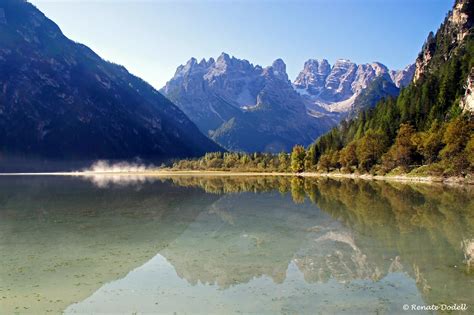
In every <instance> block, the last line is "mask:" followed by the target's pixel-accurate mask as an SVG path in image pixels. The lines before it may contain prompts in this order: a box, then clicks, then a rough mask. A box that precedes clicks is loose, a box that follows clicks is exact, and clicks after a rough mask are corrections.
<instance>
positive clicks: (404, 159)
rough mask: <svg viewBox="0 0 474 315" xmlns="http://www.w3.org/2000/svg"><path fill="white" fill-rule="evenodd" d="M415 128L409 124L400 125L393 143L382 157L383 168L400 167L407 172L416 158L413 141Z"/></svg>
mask: <svg viewBox="0 0 474 315" xmlns="http://www.w3.org/2000/svg"><path fill="white" fill-rule="evenodd" d="M415 133H416V132H415V128H413V126H412V125H410V124H401V125H400V128H399V129H398V133H397V137H396V138H395V143H394V144H393V145H392V146H391V147H390V149H389V150H388V152H387V153H386V154H384V156H383V159H382V160H383V166H384V167H385V168H387V169H393V168H395V167H401V168H403V170H405V171H407V170H408V167H409V166H410V165H411V164H412V163H413V162H414V160H415V156H416V144H415V142H414V141H413V138H414V136H415Z"/></svg>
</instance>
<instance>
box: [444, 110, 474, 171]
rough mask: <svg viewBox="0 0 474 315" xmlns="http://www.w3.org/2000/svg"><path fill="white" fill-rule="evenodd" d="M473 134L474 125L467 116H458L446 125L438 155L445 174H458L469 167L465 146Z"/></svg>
mask: <svg viewBox="0 0 474 315" xmlns="http://www.w3.org/2000/svg"><path fill="white" fill-rule="evenodd" d="M473 132H474V123H473V122H472V121H471V120H470V118H469V117H467V116H460V117H458V118H455V119H453V120H452V121H451V122H449V123H448V125H447V127H446V131H445V132H444V136H443V142H444V143H445V144H446V145H445V146H444V148H443V149H442V150H441V151H440V153H439V155H440V157H441V159H442V162H443V163H444V164H445V165H446V166H447V173H454V174H459V173H462V172H464V171H466V169H467V168H468V167H469V160H468V158H470V157H468V156H467V155H466V151H465V148H466V145H467V143H468V141H470V138H471V136H472V134H473Z"/></svg>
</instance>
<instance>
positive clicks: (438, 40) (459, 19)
mask: <svg viewBox="0 0 474 315" xmlns="http://www.w3.org/2000/svg"><path fill="white" fill-rule="evenodd" d="M473 12H474V2H473V1H472V0H456V2H455V4H454V7H453V9H452V10H451V11H450V12H449V13H448V15H447V17H446V19H445V20H444V22H443V24H442V25H441V27H440V29H439V30H438V32H437V33H436V35H434V34H433V32H431V33H430V34H429V35H428V38H427V39H426V41H425V43H424V45H423V47H422V50H421V52H420V54H419V55H418V58H417V59H416V63H415V65H416V68H415V75H414V77H413V81H414V82H416V81H418V80H419V79H420V77H421V76H423V74H424V73H425V72H427V71H430V69H431V68H432V67H433V68H436V66H437V64H438V63H440V62H445V61H446V60H448V58H449V56H450V55H451V53H452V52H453V51H455V50H456V48H458V47H459V46H460V45H461V44H462V43H463V42H464V40H465V39H466V37H467V36H468V35H469V34H472V27H473V25H474V24H473Z"/></svg>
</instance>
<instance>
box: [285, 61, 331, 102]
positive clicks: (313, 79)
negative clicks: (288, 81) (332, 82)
mask: <svg viewBox="0 0 474 315" xmlns="http://www.w3.org/2000/svg"><path fill="white" fill-rule="evenodd" d="M330 72H331V65H330V64H329V62H328V61H327V60H326V59H322V60H317V59H309V60H308V61H306V62H305V63H304V68H303V70H302V71H301V72H300V73H299V75H298V76H297V77H296V80H295V81H294V85H295V88H296V89H298V90H300V91H304V90H307V91H308V93H310V94H313V95H316V94H318V93H320V92H321V89H322V88H323V87H324V85H325V81H326V78H327V76H328V75H329V73H330Z"/></svg>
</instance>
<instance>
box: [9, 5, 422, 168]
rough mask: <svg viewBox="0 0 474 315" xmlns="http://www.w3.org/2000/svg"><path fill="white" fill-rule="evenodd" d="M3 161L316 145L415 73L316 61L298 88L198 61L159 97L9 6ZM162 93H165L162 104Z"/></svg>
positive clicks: (256, 70) (276, 69) (44, 22)
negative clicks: (347, 119) (346, 120)
mask: <svg viewBox="0 0 474 315" xmlns="http://www.w3.org/2000/svg"><path fill="white" fill-rule="evenodd" d="M0 42H1V47H0V153H1V156H2V157H3V158H5V157H28V158H40V159H42V158H47V159H66V160H67V159H87V160H91V159H99V158H107V159H130V158H135V157H140V158H144V159H158V160H164V159H169V158H181V157H194V156H201V155H203V154H204V153H206V152H211V151H222V150H224V148H225V149H227V150H233V151H245V152H281V151H290V150H291V148H292V147H293V146H294V145H295V144H302V145H309V144H311V143H313V141H314V140H315V139H316V138H318V137H319V136H321V135H322V134H324V133H325V132H327V131H328V130H330V129H331V128H332V127H333V126H335V125H337V124H338V123H339V122H340V121H341V120H342V119H346V118H352V117H355V116H357V113H358V112H359V111H361V110H363V109H365V108H368V107H372V106H374V105H375V103H376V102H377V101H379V100H380V99H382V98H384V97H387V96H396V95H398V93H399V90H400V88H402V87H404V86H405V85H406V84H408V83H409V82H411V81H412V77H413V73H414V66H413V65H411V66H408V67H407V68H406V69H404V70H401V71H394V70H389V69H388V68H387V67H386V66H384V65H383V64H381V63H378V62H374V63H371V64H362V65H357V64H355V63H353V62H351V61H349V60H345V59H340V60H337V61H336V62H335V64H334V65H330V64H329V62H328V61H327V60H324V59H323V60H312V59H311V60H308V61H307V62H306V63H305V64H304V68H303V70H302V71H301V72H300V74H299V75H298V76H297V78H296V79H295V80H294V82H291V81H290V79H289V77H288V74H287V72H286V65H285V63H284V62H283V60H282V59H277V60H275V61H274V62H273V63H272V65H270V66H267V67H262V66H259V65H253V64H252V63H250V62H249V61H247V60H242V59H238V58H235V57H231V56H230V55H228V54H226V53H222V54H221V55H220V56H219V57H218V58H216V59H214V58H210V59H208V60H206V59H203V60H201V61H199V62H198V61H197V60H196V59H195V58H191V59H190V60H189V61H188V62H187V63H186V64H184V65H181V66H179V67H178V68H177V70H176V73H175V75H174V76H173V78H171V80H170V81H168V82H167V84H166V85H165V86H164V87H163V88H162V89H161V91H160V92H161V93H160V92H159V91H157V90H155V89H154V88H153V87H152V86H151V85H149V84H148V83H146V82H145V81H143V80H142V79H140V78H138V77H136V76H134V75H132V74H130V73H129V72H128V71H127V70H126V69H125V67H123V66H120V65H116V64H113V63H110V62H107V61H106V60H104V59H102V58H101V57H100V56H98V55H97V54H96V53H94V52H93V51H92V50H91V49H90V48H88V47H87V46H85V45H82V44H79V43H76V42H74V41H72V40H70V39H69V38H67V37H66V36H65V35H64V34H63V33H62V32H61V30H60V28H59V27H58V26H57V25H56V24H55V23H54V22H53V21H51V20H49V19H48V18H47V17H46V16H45V15H44V14H43V13H42V12H41V11H39V10H38V9H37V8H36V7H35V6H33V5H32V4H30V3H28V2H26V1H22V0H11V1H2V2H1V3H0ZM163 94H164V95H163Z"/></svg>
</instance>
